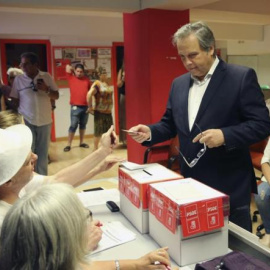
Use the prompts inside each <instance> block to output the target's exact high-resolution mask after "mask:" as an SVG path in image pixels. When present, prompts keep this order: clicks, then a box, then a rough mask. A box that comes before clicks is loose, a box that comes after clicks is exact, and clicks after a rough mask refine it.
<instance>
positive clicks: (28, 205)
mask: <svg viewBox="0 0 270 270" xmlns="http://www.w3.org/2000/svg"><path fill="white" fill-rule="evenodd" d="M90 223H91V215H90V214H89V210H88V209H86V208H84V207H83V205H82V203H81V202H80V200H79V199H78V196H77V195H76V193H75V192H74V190H73V189H72V187H71V186H69V185H66V184H52V185H45V186H43V187H39V188H37V189H36V190H35V191H33V192H31V193H29V194H27V195H26V196H24V197H23V198H22V199H20V200H19V201H17V202H16V203H15V204H14V205H13V207H11V209H10V210H9V212H8V213H7V215H6V218H5V220H4V223H3V227H2V231H1V252H0V254H1V258H0V261H1V264H2V265H1V269H3V270H7V269H14V270H16V269H18V270H19V269H50V270H59V269H69V270H78V269H81V270H87V269H88V270H98V269H106V270H110V269H111V270H115V269H121V270H125V269H126V270H133V269H134V270H146V269H149V270H150V269H153V270H154V269H164V270H166V269H168V268H167V267H166V266H165V265H167V266H170V260H169V256H168V253H167V249H166V248H160V249H158V250H156V251H153V252H151V253H148V254H146V255H145V256H143V257H141V258H139V259H131V260H115V261H90V258H89V256H88V257H87V254H88V253H89V241H90V242H91V235H90V234H89V231H90V230H89V224H90ZM37 236H38V237H37ZM119 256H121V254H115V257H116V258H119ZM156 261H159V262H160V263H161V264H160V265H154V262H156ZM162 264H164V265H162Z"/></svg>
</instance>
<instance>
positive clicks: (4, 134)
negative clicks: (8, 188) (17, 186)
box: [0, 124, 32, 186]
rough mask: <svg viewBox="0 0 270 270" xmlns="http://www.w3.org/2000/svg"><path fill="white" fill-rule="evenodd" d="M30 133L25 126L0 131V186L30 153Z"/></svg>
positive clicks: (13, 173) (15, 171)
mask: <svg viewBox="0 0 270 270" xmlns="http://www.w3.org/2000/svg"><path fill="white" fill-rule="evenodd" d="M31 145H32V133H31V130H30V129H29V128H28V127H27V126H25V125H21V124H20V125H14V126H11V127H8V128H6V129H0V186H1V185H3V184H5V183H6V182H7V181H9V180H10V179H11V178H12V177H13V176H14V175H15V174H16V173H17V172H18V171H19V170H20V168H21V167H22V165H23V164H24V162H25V160H26V158H27V156H28V154H29V153H30V151H31Z"/></svg>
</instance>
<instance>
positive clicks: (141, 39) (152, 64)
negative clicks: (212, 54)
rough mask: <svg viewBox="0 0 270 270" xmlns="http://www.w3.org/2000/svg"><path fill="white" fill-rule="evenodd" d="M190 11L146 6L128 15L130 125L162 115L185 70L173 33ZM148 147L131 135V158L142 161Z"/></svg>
mask: <svg viewBox="0 0 270 270" xmlns="http://www.w3.org/2000/svg"><path fill="white" fill-rule="evenodd" d="M188 22H189V11H188V10H185V11H169V10H156V9H146V10H142V11H139V12H136V13H133V14H124V46H125V70H126V114H127V128H130V127H132V126H134V125H137V124H151V123H154V122H157V121H159V119H160V118H161V117H162V115H163V113H164V111H165V108H166V104H167V99H168V94H169V91H170V85H171V82H172V80H173V79H174V78H175V77H177V76H179V75H181V74H183V73H185V72H186V70H185V69H184V67H183V65H182V63H181V61H180V59H179V57H178V55H177V50H176V48H175V47H174V46H173V45H172V42H171V41H172V36H173V34H174V33H175V32H176V30H177V29H178V28H179V27H181V26H182V25H184V24H186V23H188ZM144 151H145V147H142V146H140V145H139V144H138V143H136V142H134V141H133V140H132V139H131V138H128V160H129V161H133V162H137V163H142V161H143V154H144Z"/></svg>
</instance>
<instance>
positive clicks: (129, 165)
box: [121, 161, 146, 171]
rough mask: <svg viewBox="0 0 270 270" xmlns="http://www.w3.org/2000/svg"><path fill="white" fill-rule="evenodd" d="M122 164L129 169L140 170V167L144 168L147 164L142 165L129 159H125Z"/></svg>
mask: <svg viewBox="0 0 270 270" xmlns="http://www.w3.org/2000/svg"><path fill="white" fill-rule="evenodd" d="M121 166H123V167H125V168H126V169H128V170H131V171H133V170H138V169H143V168H145V167H146V165H141V164H137V163H134V162H129V161H124V162H122V163H121Z"/></svg>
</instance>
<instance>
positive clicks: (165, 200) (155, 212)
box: [149, 178, 229, 266]
mask: <svg viewBox="0 0 270 270" xmlns="http://www.w3.org/2000/svg"><path fill="white" fill-rule="evenodd" d="M228 215H229V197H228V196H227V195H225V194H223V193H221V192H219V191H217V190H215V189H213V188H210V187H208V186H206V185H204V184H202V183H200V182H198V181H196V180H194V179H192V178H186V179H182V180H177V181H169V182H163V183H155V184H150V185H149V233H150V235H151V236H152V238H153V239H154V240H155V241H156V242H157V243H158V244H159V245H160V246H168V247H169V254H170V256H171V257H172V258H173V259H174V260H175V262H176V263H177V264H179V265H180V266H183V265H187V264H192V263H196V262H198V261H202V260H208V259H211V258H214V257H217V256H221V255H223V254H226V253H227V252H228Z"/></svg>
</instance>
